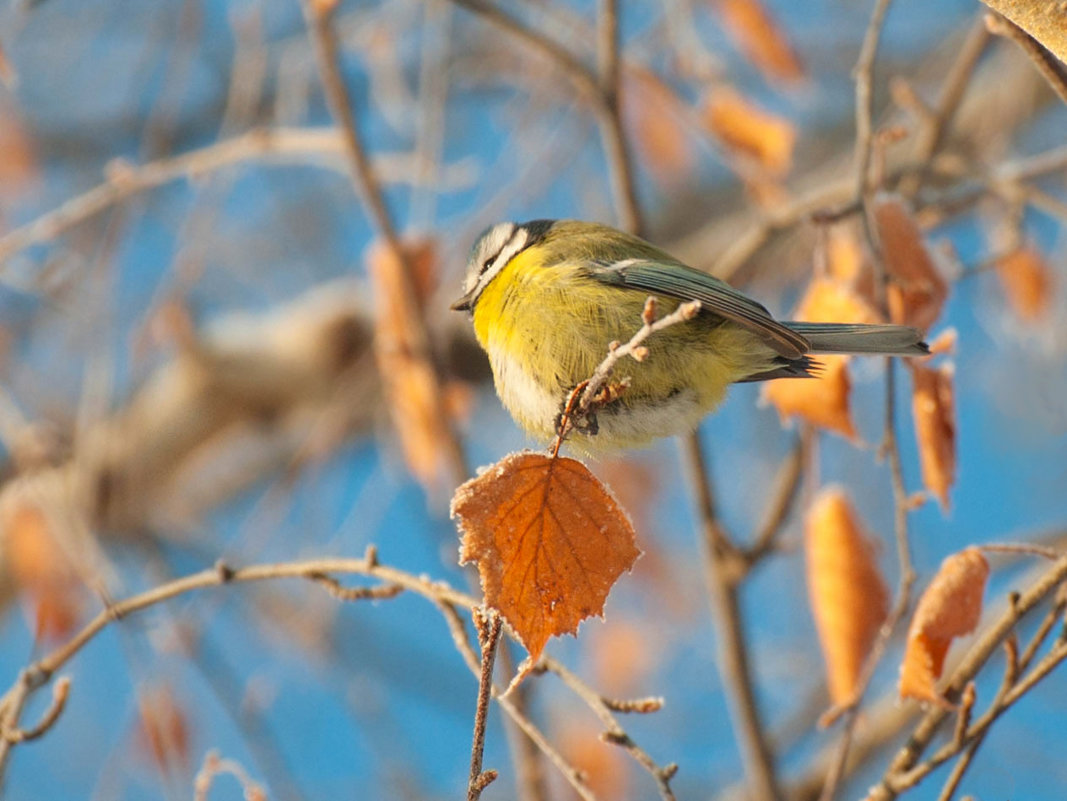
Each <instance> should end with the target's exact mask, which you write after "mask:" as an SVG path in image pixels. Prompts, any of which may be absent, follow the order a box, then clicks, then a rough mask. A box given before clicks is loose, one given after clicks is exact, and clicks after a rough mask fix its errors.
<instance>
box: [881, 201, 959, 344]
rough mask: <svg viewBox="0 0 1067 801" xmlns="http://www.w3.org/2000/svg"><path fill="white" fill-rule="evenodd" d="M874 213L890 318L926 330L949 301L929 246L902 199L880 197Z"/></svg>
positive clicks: (944, 282)
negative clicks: (886, 281)
mask: <svg viewBox="0 0 1067 801" xmlns="http://www.w3.org/2000/svg"><path fill="white" fill-rule="evenodd" d="M873 212H874V221H875V227H876V228H877V229H878V238H879V240H880V241H881V243H882V249H883V251H884V253H885V262H886V271H887V272H888V274H889V279H890V281H889V286H888V290H887V300H888V302H889V316H890V319H891V320H892V321H893V322H894V323H899V324H901V325H911V326H915V327H916V328H918V329H920V330H922V331H926V330H927V329H929V328H930V326H932V325H933V324H934V322H936V320H937V318H938V317H939V316H940V315H941V309H942V307H943V306H944V305H945V300H946V299H947V298H948V284H947V283H946V281H945V279H944V277H943V276H942V275H941V271H940V270H939V269H938V267H937V264H936V262H935V261H934V258H933V256H932V255H931V254H930V250H929V248H927V246H926V240H925V239H924V238H923V234H922V230H921V229H920V228H919V225H918V223H917V222H916V221H915V217H914V216H913V215H912V213H911V210H910V209H909V208H908V207H907V205H905V203H904V201H903V200H902V199H901V198H900V197H898V196H896V195H890V194H881V195H879V196H878V197H877V198H876V199H875V202H874V204H873Z"/></svg>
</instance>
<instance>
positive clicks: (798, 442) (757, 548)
mask: <svg viewBox="0 0 1067 801" xmlns="http://www.w3.org/2000/svg"><path fill="white" fill-rule="evenodd" d="M811 436H812V431H811V428H810V427H807V426H806V427H805V428H804V431H803V432H802V433H801V434H800V435H799V436H798V437H797V438H796V439H795V440H794V441H793V447H792V448H791V449H790V451H789V453H788V454H787V455H786V457H785V459H784V460H782V463H781V465H779V467H778V476H777V478H776V481H775V487H776V489H775V492H774V496H773V497H772V498H771V502H770V505H769V506H768V507H767V508H768V510H769V511H768V512H767V513H766V514H767V518H766V520H764V522H763V525H761V526H760V527H759V530H758V531H757V532H756V536H755V537H754V538H753V540H752V545H750V546H749V547H748V548H746V549H745V551H744V558H745V561H746V562H747V563H748V565H749V568H750V569H751V568H752V567H753V566H754V565H756V564H757V563H758V562H759V561H760V560H761V559H763V558H764V557H765V556H766V555H767V554H769V553H770V552H771V551H772V550H774V543H775V539H776V538H777V537H778V534H779V533H780V532H781V530H782V526H783V525H784V524H785V521H786V520H787V519H788V518H789V512H790V510H791V509H792V508H793V505H794V503H795V501H796V499H797V496H798V495H799V490H800V483H801V479H802V478H803V476H804V465H805V463H806V462H807V460H808V457H807V453H808V451H809V450H810V442H809V439H810V438H811Z"/></svg>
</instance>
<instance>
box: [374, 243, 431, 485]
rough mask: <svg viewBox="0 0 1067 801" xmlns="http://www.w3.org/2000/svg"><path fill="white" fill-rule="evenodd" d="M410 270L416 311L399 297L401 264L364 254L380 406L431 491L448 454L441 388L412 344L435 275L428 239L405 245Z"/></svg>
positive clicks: (389, 255)
mask: <svg viewBox="0 0 1067 801" xmlns="http://www.w3.org/2000/svg"><path fill="white" fill-rule="evenodd" d="M405 249H406V253H407V257H408V259H409V261H410V263H411V266H412V268H413V271H414V278H415V283H416V289H417V292H418V298H417V300H418V308H417V309H414V310H413V309H411V308H410V305H409V304H408V303H406V302H405V299H404V297H403V292H404V289H403V280H402V275H401V269H402V268H401V265H400V263H399V260H398V259H397V258H396V257H395V255H394V254H393V252H392V251H391V250H390V249H389V248H388V247H386V246H384V245H382V244H380V243H378V244H375V245H373V246H372V247H371V249H370V250H369V252H368V256H367V264H368V269H369V272H370V274H371V277H372V279H373V281H374V289H375V296H376V297H375V309H376V312H377V316H376V320H375V337H374V351H375V355H376V357H377V360H378V370H379V372H380V373H381V377H382V384H383V386H384V389H385V395H386V405H387V406H388V408H389V412H390V414H391V416H392V418H393V422H394V425H395V429H396V431H397V432H398V434H399V436H400V444H401V448H402V449H403V452H404V459H405V461H406V462H407V465H408V469H410V470H411V473H412V475H414V476H415V478H417V479H418V480H419V482H420V483H421V484H422V485H423V486H424V487H427V488H433V487H435V486H436V485H437V483H438V482H439V481H440V480H441V478H442V476H443V475H444V474H445V466H446V457H447V454H448V451H449V447H450V446H449V432H448V429H447V421H446V420H443V419H442V417H441V414H440V410H441V409H442V408H443V404H442V402H441V399H440V398H438V397H437V394H438V392H440V391H441V388H440V386H439V384H438V380H437V375H436V373H435V371H434V368H433V365H432V364H431V363H430V361H429V359H428V358H426V355H425V354H419V353H418V348H417V346H416V339H417V337H416V333H415V332H416V330H417V326H418V324H419V323H418V320H415V319H412V314H420V313H421V311H422V305H423V303H424V302H425V300H426V298H427V297H428V296H429V294H430V292H431V290H432V288H433V284H434V280H435V277H436V274H435V270H436V266H437V249H436V245H435V243H434V242H433V241H432V240H422V241H417V242H412V243H408V244H406V245H405Z"/></svg>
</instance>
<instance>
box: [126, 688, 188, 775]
mask: <svg viewBox="0 0 1067 801" xmlns="http://www.w3.org/2000/svg"><path fill="white" fill-rule="evenodd" d="M137 704H138V707H139V710H140V721H139V726H138V729H139V733H140V735H141V736H140V737H139V738H138V739H139V742H141V743H142V744H143V746H144V747H145V748H146V749H147V754H148V756H149V757H150V758H151V759H152V762H153V763H154V764H155V765H156V767H157V768H159V770H160V771H161V772H164V773H165V772H167V771H168V770H170V769H171V767H172V766H174V765H179V766H181V767H182V768H187V767H188V766H189V725H188V722H187V720H186V715H185V711H184V710H183V709H182V708H181V706H180V705H179V704H178V701H177V699H176V698H175V697H174V692H173V690H171V688H170V687H169V686H168V685H166V684H158V685H152V686H148V687H145V688H143V689H141V690H140V692H138V694H137Z"/></svg>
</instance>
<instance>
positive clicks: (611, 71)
mask: <svg viewBox="0 0 1067 801" xmlns="http://www.w3.org/2000/svg"><path fill="white" fill-rule="evenodd" d="M597 28H598V31H597V60H598V62H599V73H600V74H599V78H600V103H598V104H597V110H598V112H599V117H600V138H601V142H602V143H603V147H604V153H605V155H606V156H607V159H608V164H609V165H610V169H609V170H608V175H609V177H610V179H611V187H612V195H613V196H614V198H615V208H616V211H617V213H618V215H619V221H620V224H621V227H622V228H624V229H625V230H627V231H629V232H630V233H632V234H637V235H638V236H640V235H641V234H642V233H643V232H644V227H645V226H644V221H643V219H642V215H641V207H640V206H639V205H638V203H637V190H636V188H635V187H634V171H633V159H632V158H631V156H630V153H629V147H630V145H629V142H628V141H627V139H626V134H625V132H624V130H623V125H622V114H621V110H620V105H621V99H620V98H621V93H620V91H619V88H620V86H619V75H620V70H619V16H618V3H617V0H600V14H599V19H598V20H597Z"/></svg>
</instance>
